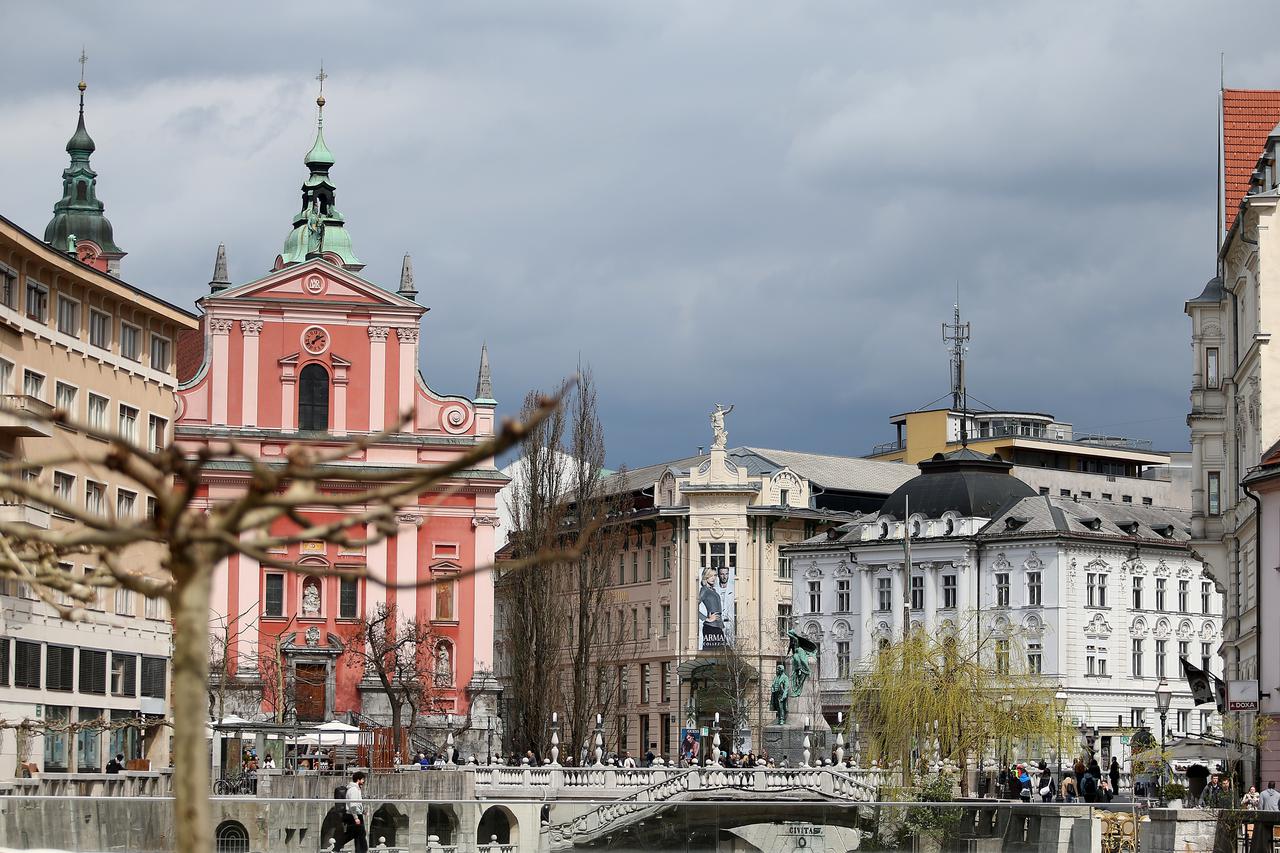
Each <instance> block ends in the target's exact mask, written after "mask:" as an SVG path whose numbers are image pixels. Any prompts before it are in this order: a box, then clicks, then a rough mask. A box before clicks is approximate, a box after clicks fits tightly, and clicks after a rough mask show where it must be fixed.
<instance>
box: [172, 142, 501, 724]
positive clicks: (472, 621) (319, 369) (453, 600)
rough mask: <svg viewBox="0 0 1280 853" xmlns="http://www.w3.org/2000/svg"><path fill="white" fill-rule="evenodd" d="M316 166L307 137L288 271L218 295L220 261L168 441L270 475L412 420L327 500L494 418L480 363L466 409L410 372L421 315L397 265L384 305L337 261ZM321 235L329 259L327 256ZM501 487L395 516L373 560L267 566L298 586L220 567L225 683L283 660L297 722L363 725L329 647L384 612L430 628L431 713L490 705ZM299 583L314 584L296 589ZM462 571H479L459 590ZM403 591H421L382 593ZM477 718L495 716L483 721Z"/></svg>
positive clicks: (429, 497) (368, 705)
mask: <svg viewBox="0 0 1280 853" xmlns="http://www.w3.org/2000/svg"><path fill="white" fill-rule="evenodd" d="M318 149H320V150H321V151H322V155H325V156H329V155H328V152H327V149H324V148H323V139H322V138H321V137H320V136H319V135H318V136H317V143H316V148H313V149H312V152H311V154H309V155H308V165H309V166H310V167H311V169H312V176H311V178H310V179H309V180H308V182H307V184H305V185H304V187H303V203H304V207H303V214H302V215H301V219H299V220H297V221H295V226H296V228H295V233H294V234H293V235H291V236H290V243H297V241H299V240H301V241H302V243H301V244H299V245H295V246H294V247H293V249H294V251H295V255H298V256H300V255H303V254H305V257H297V258H295V259H291V258H290V256H289V254H288V253H289V251H290V244H286V253H285V254H284V255H282V256H281V257H280V258H277V259H276V264H275V266H276V269H275V270H274V271H273V272H271V273H270V274H268V275H267V276H265V277H263V278H261V279H258V280H256V281H252V282H249V283H247V284H243V285H237V286H231V284H230V282H229V281H228V280H227V275H226V260H225V254H224V253H223V250H222V248H221V247H220V248H219V257H218V263H217V265H216V267H215V275H214V281H213V282H211V283H210V285H211V293H210V294H209V295H208V296H206V297H204V298H202V299H201V300H200V301H199V306H200V308H201V311H202V316H201V319H200V332H199V337H193V339H192V340H190V341H186V342H183V343H180V345H179V359H180V361H181V362H183V364H182V365H181V366H180V377H181V378H182V380H183V382H182V384H181V386H180V387H179V392H178V393H179V417H178V421H177V425H176V430H175V432H176V438H177V441H178V442H179V445H180V446H181V447H183V448H184V449H186V450H187V451H189V452H195V451H197V450H198V449H199V448H200V447H201V446H204V445H217V444H219V443H221V442H225V441H228V440H234V441H235V442H236V443H237V444H238V445H239V446H240V447H241V448H243V449H244V450H245V451H246V452H247V453H248V454H251V455H252V456H253V457H254V458H255V459H258V460H261V461H262V462H265V463H267V464H270V463H271V462H273V461H277V460H281V459H282V458H283V454H284V453H285V452H286V449H287V448H288V447H289V446H290V445H298V444H301V445H305V446H307V447H310V448H312V449H314V450H316V451H317V452H324V451H331V450H334V449H336V448H339V447H341V446H342V445H343V444H345V443H346V442H349V441H350V440H351V439H352V438H354V437H356V436H362V435H368V434H372V433H378V432H381V431H383V430H385V429H388V428H391V427H394V426H395V425H396V424H398V423H400V420H401V416H402V413H406V412H411V416H410V417H409V419H408V421H407V422H406V423H404V424H403V425H402V426H400V427H399V428H398V429H397V430H396V431H395V432H394V433H392V434H390V435H388V436H387V437H385V438H384V439H381V440H379V441H378V442H376V443H375V444H373V445H372V446H370V447H369V448H368V449H367V450H366V451H363V452H360V453H357V454H354V455H352V456H349V457H347V458H345V459H343V460H342V461H341V462H340V463H336V464H335V465H334V466H333V467H334V470H335V473H334V477H333V480H332V482H330V483H325V484H322V485H323V486H324V487H325V488H327V489H333V490H341V489H344V488H352V486H351V485H350V484H349V483H345V484H344V482H343V476H342V469H350V470H351V471H353V472H359V473H360V474H361V475H362V476H365V477H368V476H369V475H370V473H371V472H372V473H375V474H376V472H378V471H387V472H388V480H387V482H394V481H395V471H396V469H400V470H403V469H404V468H411V467H414V466H419V465H434V464H438V463H442V462H447V461H451V460H452V459H455V458H456V457H457V456H458V455H460V454H462V453H464V452H466V451H467V450H469V449H470V448H471V447H473V446H474V445H475V444H476V443H477V442H480V441H483V440H484V439H486V438H487V437H489V436H491V435H492V434H493V430H494V408H495V406H496V403H495V401H493V400H492V399H490V397H491V393H492V392H491V391H490V390H489V379H488V365H487V357H485V356H484V355H483V354H482V360H481V374H480V381H479V383H478V387H477V394H476V399H471V398H467V397H461V396H449V395H442V394H437V393H436V392H434V391H432V390H431V388H429V387H428V386H427V384H426V381H425V380H424V379H423V377H422V375H421V374H420V372H419V364H420V359H419V334H420V324H421V320H422V318H423V316H424V315H425V314H426V310H427V309H426V308H425V307H423V306H422V305H420V304H419V303H418V302H417V293H416V291H415V290H414V288H413V279H412V268H411V267H410V265H409V260H408V258H407V257H406V258H405V268H404V272H403V273H402V276H401V282H400V287H399V289H398V290H397V291H394V292H393V291H391V290H388V289H385V288H382V287H379V286H378V285H376V284H373V283H371V282H369V281H366V280H365V279H363V278H361V277H360V276H358V275H357V274H356V272H357V271H358V270H359V269H361V268H362V266H363V265H362V264H360V263H359V262H358V261H357V260H356V259H355V258H354V256H353V255H351V253H350V244H349V238H348V237H347V235H346V234H345V228H344V224H343V223H342V221H341V217H340V215H339V214H338V213H337V211H336V209H335V208H334V207H333V190H332V185H331V184H330V183H329V182H328V166H329V165H331V163H332V159H331V156H329V160H328V162H325V160H324V157H323V156H319V157H318V156H317V155H316V151H317V150H318ZM313 161H314V162H313ZM308 211H310V212H311V219H310V221H309V222H308V221H305V220H306V218H307V217H306V214H307V212H308ZM299 222H301V223H302V224H301V225H299ZM299 234H301V236H299ZM308 235H312V236H311V237H310V239H311V241H312V245H310V246H306V245H305V243H306V240H307V239H308ZM326 235H329V236H330V238H331V240H330V242H331V243H332V244H333V245H337V246H340V247H342V251H341V252H330V251H327V246H326V245H325V242H326V239H327V238H326ZM248 477H249V466H248V465H247V464H245V465H241V466H234V465H228V466H227V467H226V468H225V470H219V471H217V472H211V473H210V474H209V476H208V477H207V479H206V482H205V483H204V486H203V489H202V493H201V494H200V495H199V499H200V500H202V501H207V502H209V503H216V502H218V501H219V500H222V499H225V498H228V497H231V496H233V495H235V494H237V493H238V492H240V491H241V490H243V489H244V488H245V486H246V483H247V482H248ZM505 482H506V478H505V477H504V476H503V475H502V474H501V473H500V472H498V471H497V470H496V468H495V467H494V465H493V463H492V460H490V461H488V462H487V463H485V464H484V465H482V466H478V467H476V468H475V469H473V470H469V471H466V472H463V474H462V475H460V476H458V477H457V478H455V479H453V480H451V481H449V482H446V483H443V484H441V487H440V489H439V490H438V491H437V492H435V493H429V494H425V495H422V496H421V497H420V498H418V499H417V501H416V503H415V504H414V505H412V506H406V507H404V508H402V509H401V510H400V511H399V512H398V513H397V514H396V532H395V534H394V535H392V536H390V537H389V538H387V539H386V540H384V541H382V542H379V543H377V544H372V545H367V546H364V547H361V548H352V549H342V548H339V547H338V546H336V545H330V544H326V543H322V542H318V541H317V542H304V543H302V544H301V545H300V546H294V547H292V548H291V549H289V550H288V551H282V552H279V553H275V554H273V555H272V556H273V558H276V559H279V560H282V561H284V562H288V563H291V564H294V565H296V567H297V571H295V572H282V571H279V570H277V569H275V568H267V567H264V566H261V565H259V564H258V563H257V562H256V561H254V560H251V559H249V558H247V557H244V556H236V557H232V558H231V559H230V560H229V561H227V562H226V563H225V564H224V565H222V566H220V567H219V570H218V572H217V574H216V577H215V581H214V594H213V605H212V611H213V612H211V614H210V618H211V620H212V621H213V624H214V625H215V634H217V633H220V632H221V631H222V630H223V629H222V628H221V627H220V626H221V625H223V624H226V625H228V626H230V627H229V628H228V629H226V635H225V636H226V638H227V640H228V641H229V649H228V653H227V656H226V657H227V660H228V662H229V665H228V670H230V669H231V668H232V665H231V664H230V662H231V661H234V662H235V663H234V667H235V669H236V670H237V674H238V676H239V677H240V678H242V679H245V680H248V681H250V682H252V681H253V679H254V678H260V677H261V675H262V671H261V670H262V668H261V665H260V661H261V660H263V659H264V658H266V657H268V656H270V654H271V650H273V649H275V648H276V647H277V646H279V647H280V648H281V649H282V651H283V665H284V668H285V671H286V674H287V677H288V678H289V679H291V683H292V684H293V685H295V687H294V690H295V692H296V695H295V696H294V697H293V702H294V710H295V712H296V716H297V718H298V720H299V721H300V722H308V721H320V720H327V719H332V718H334V717H335V716H339V715H343V714H345V713H347V712H356V713H357V714H360V715H362V716H363V717H367V718H371V719H376V718H377V717H378V715H379V709H380V707H381V706H382V704H383V702H384V700H382V699H381V693H380V691H379V690H377V688H376V686H374V685H373V684H371V683H368V682H366V683H364V684H362V683H361V679H362V675H363V673H362V672H361V670H360V668H359V667H355V666H349V665H346V661H344V660H342V659H341V658H342V654H341V651H340V647H341V645H342V642H343V640H344V639H345V638H347V637H349V636H351V635H352V634H353V632H354V631H355V630H356V627H357V625H358V623H359V620H360V618H361V617H362V616H367V615H371V614H373V613H374V612H375V610H376V609H377V608H378V606H379V605H380V604H387V605H394V606H395V607H396V610H397V612H398V614H399V615H400V616H401V617H402V618H407V617H412V618H414V619H416V620H418V621H419V622H420V623H427V624H430V626H431V628H432V630H433V632H434V633H435V634H436V635H437V636H439V637H442V638H443V639H444V641H445V642H443V643H441V644H440V646H439V654H438V657H436V658H434V659H433V666H434V670H435V673H434V674H435V683H436V684H437V686H438V687H440V688H441V691H440V692H441V698H442V702H441V704H440V707H439V708H438V709H437V710H438V711H440V712H448V713H453V714H458V715H467V714H468V712H469V711H472V710H474V709H473V708H472V703H473V702H475V703H484V702H486V699H485V695H486V694H489V693H492V692H494V691H495V690H496V682H494V680H493V676H492V671H493V624H494V601H493V578H492V575H491V573H490V572H489V571H488V570H487V569H484V567H487V566H490V565H491V564H492V561H493V552H494V537H495V528H496V526H497V524H498V513H497V493H498V490H499V489H500V488H501V486H502V485H503V484H504V483H505ZM302 511H303V513H304V515H305V516H307V517H308V518H314V519H315V520H317V521H321V522H323V521H327V520H331V519H333V517H334V516H333V513H332V510H330V509H326V508H323V507H310V508H307V507H304V508H302ZM309 566H312V567H315V568H314V569H312V570H311V571H310V572H309V571H308V567H309ZM344 567H345V568H366V569H367V573H368V577H367V578H361V579H355V578H347V577H328V576H325V574H324V572H328V571H330V570H333V569H341V568H344ZM476 568H481V569H482V570H481V571H479V572H475V573H472V570H474V569H476ZM411 579H417V580H427V579H430V580H432V581H435V584H434V585H433V586H428V587H419V588H400V589H397V588H394V587H393V586H390V585H392V584H396V583H402V582H404V581H407V580H411ZM383 580H385V584H384V583H383V582H380V581H383ZM277 640H278V642H277ZM262 710H264V711H265V710H269V709H266V708H264V709H262ZM477 713H481V714H491V713H492V710H491V706H489V705H487V704H486V708H485V710H483V711H477ZM480 725H484V723H483V721H481V723H480Z"/></svg>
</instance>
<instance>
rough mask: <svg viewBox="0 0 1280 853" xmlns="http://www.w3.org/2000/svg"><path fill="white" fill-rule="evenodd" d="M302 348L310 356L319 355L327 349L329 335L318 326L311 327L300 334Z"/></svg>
mask: <svg viewBox="0 0 1280 853" xmlns="http://www.w3.org/2000/svg"><path fill="white" fill-rule="evenodd" d="M302 346H303V347H305V348H306V350H307V352H309V353H311V354H312V355H319V354H320V353H322V352H324V351H325V350H327V349H328V348H329V333H328V332H326V331H325V330H324V329H322V328H320V327H319V326H312V327H310V328H309V329H307V330H306V331H305V332H303V333H302Z"/></svg>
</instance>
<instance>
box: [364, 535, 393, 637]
mask: <svg viewBox="0 0 1280 853" xmlns="http://www.w3.org/2000/svg"><path fill="white" fill-rule="evenodd" d="M373 534H374V531H373V528H372V527H371V526H370V527H368V532H367V533H366V535H367V536H372V535H373ZM365 554H366V558H367V559H368V561H369V563H368V565H369V575H370V577H371V578H378V579H379V580H381V579H383V578H385V577H386V576H387V568H388V567H387V540H385V539H381V540H379V541H377V542H374V543H372V544H370V545H366V546H365ZM389 597H390V596H389V593H388V590H387V588H386V587H385V586H383V585H382V584H381V583H379V582H377V581H374V580H370V581H369V582H368V583H366V584H365V590H364V615H365V616H366V617H368V618H370V619H372V618H373V616H374V613H375V612H376V611H377V609H378V605H379V604H386V603H387V602H388V600H389Z"/></svg>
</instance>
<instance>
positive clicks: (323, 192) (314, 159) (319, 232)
mask: <svg viewBox="0 0 1280 853" xmlns="http://www.w3.org/2000/svg"><path fill="white" fill-rule="evenodd" d="M328 76H329V75H327V74H325V73H324V68H321V69H320V74H319V75H318V76H317V77H316V79H317V80H319V81H320V95H319V96H318V97H317V98H316V141H315V144H313V145H312V146H311V150H310V151H308V152H307V156H306V157H304V158H303V163H304V164H305V165H306V167H307V169H308V170H310V172H311V174H310V175H308V176H307V179H306V181H304V182H303V184H302V209H301V210H299V211H298V214H297V215H296V216H294V217H293V231H291V232H289V237H288V238H287V239H286V240H285V241H284V251H282V252H281V253H280V254H279V255H278V256H277V257H276V264H275V269H283V268H285V267H287V266H290V265H292V264H300V263H302V262H303V261H306V260H309V259H311V258H324V259H325V260H327V261H328V262H329V263H331V264H333V265H334V266H340V267H344V268H345V269H348V270H350V271H351V272H359V271H360V270H362V269H364V263H363V262H361V260H360V259H359V258H357V257H356V255H355V252H354V251H353V250H352V248H351V234H350V233H349V232H348V231H347V224H346V220H345V219H343V218H342V214H341V213H339V212H338V208H337V206H336V205H335V204H334V197H335V195H336V192H337V191H336V188H335V187H334V185H333V180H332V179H331V178H330V177H329V170H330V169H331V168H333V163H334V159H333V153H332V152H331V151H330V150H329V146H327V145H325V143H324V103H325V101H324V81H325V78H326V77H328Z"/></svg>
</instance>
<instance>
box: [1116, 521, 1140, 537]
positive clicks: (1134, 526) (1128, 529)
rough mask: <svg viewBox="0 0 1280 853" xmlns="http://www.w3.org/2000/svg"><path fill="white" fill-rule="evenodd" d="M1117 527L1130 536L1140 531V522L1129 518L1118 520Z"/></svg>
mask: <svg viewBox="0 0 1280 853" xmlns="http://www.w3.org/2000/svg"><path fill="white" fill-rule="evenodd" d="M1116 527H1119V528H1120V529H1121V530H1123V531H1124V532H1125V534H1127V535H1129V536H1135V535H1137V533H1138V522H1136V521H1134V520H1132V519H1129V520H1128V521H1121V522H1117V523H1116Z"/></svg>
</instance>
